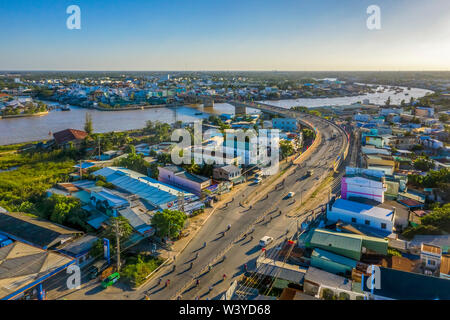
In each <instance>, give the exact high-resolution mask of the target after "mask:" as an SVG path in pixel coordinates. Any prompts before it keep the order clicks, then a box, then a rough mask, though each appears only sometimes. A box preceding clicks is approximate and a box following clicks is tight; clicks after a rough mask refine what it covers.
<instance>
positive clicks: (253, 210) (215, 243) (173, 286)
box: [66, 106, 347, 300]
mask: <svg viewBox="0 0 450 320" xmlns="http://www.w3.org/2000/svg"><path fill="white" fill-rule="evenodd" d="M252 107H253V106H252ZM277 112H278V113H280V114H282V115H284V116H290V117H294V116H295V117H297V118H298V119H301V120H302V121H308V122H309V123H311V124H313V126H314V127H315V128H316V129H317V130H318V131H320V133H321V134H322V139H321V143H320V144H319V146H318V147H317V149H316V150H315V152H313V153H312V154H311V155H310V156H309V157H308V158H307V159H305V160H304V161H303V162H302V164H300V165H299V166H298V167H297V168H296V169H295V170H294V172H292V174H290V175H288V176H287V177H286V178H285V180H284V183H280V184H279V185H278V186H271V187H270V188H267V191H268V194H267V196H263V197H262V198H261V200H259V201H257V202H256V203H253V204H252V203H251V204H249V206H243V205H242V204H241V203H240V202H241V201H242V200H244V199H245V198H247V197H249V196H250V195H252V193H253V192H254V188H246V189H244V190H242V192H241V193H239V194H238V195H236V196H235V198H234V201H232V202H230V203H229V204H228V205H227V206H224V207H223V208H220V209H219V210H217V211H216V212H215V213H214V214H213V215H212V216H211V217H210V218H209V219H208V221H207V222H206V223H205V225H204V226H203V227H202V228H201V229H200V231H199V232H198V234H197V235H196V237H195V238H193V239H192V241H191V242H190V243H189V244H188V245H187V247H186V248H185V249H184V251H182V252H181V253H180V254H179V255H178V256H177V257H176V260H175V261H174V262H173V263H171V264H170V265H168V266H166V267H163V268H162V269H161V270H160V271H159V272H158V275H157V277H155V278H154V279H153V280H151V281H150V282H148V283H147V284H146V285H144V286H143V287H141V288H140V289H138V290H136V291H124V289H123V288H117V287H109V288H107V289H106V290H101V289H99V288H98V283H97V285H93V286H92V287H87V288H86V289H82V290H79V291H76V292H74V293H73V294H70V295H68V296H67V297H66V298H67V299H135V300H138V299H142V298H143V297H144V294H145V293H147V294H148V295H149V297H150V299H152V300H154V299H160V300H167V299H176V298H178V297H179V296H180V295H181V299H195V298H200V299H206V298H209V299H216V298H218V297H220V295H221V293H223V291H224V290H226V289H227V287H228V286H229V284H230V282H231V281H232V280H233V278H235V277H236V276H239V275H240V274H241V273H242V271H243V265H244V264H245V263H247V264H248V267H249V268H251V267H252V264H253V263H254V261H253V260H254V258H255V257H256V256H257V255H258V253H259V250H260V249H259V247H258V242H259V239H260V238H261V237H262V236H264V235H269V236H271V237H273V238H275V239H276V240H277V241H281V240H282V239H284V237H285V236H286V230H287V229H288V228H289V235H292V234H293V233H294V232H295V231H296V228H297V226H296V220H295V219H296V218H295V217H288V216H287V214H288V213H289V212H290V211H292V210H293V208H295V207H297V206H298V205H299V204H300V203H301V202H302V201H304V200H305V198H306V194H307V193H311V192H312V191H313V190H314V189H315V188H316V187H317V186H319V185H320V183H321V181H322V180H323V179H324V178H325V177H326V176H327V174H328V173H329V172H330V171H331V167H332V166H333V164H334V161H335V160H336V158H337V156H338V155H339V154H341V153H342V150H343V146H344V144H346V143H347V140H346V139H347V137H346V135H345V133H344V132H343V131H341V129H338V128H337V127H336V126H334V125H333V124H331V123H330V122H328V121H326V120H325V119H322V118H318V117H315V116H312V115H305V114H300V113H298V112H292V111H289V110H281V111H280V110H278V111H277ZM333 134H337V138H336V139H330V138H331V137H332V136H333ZM310 169H314V174H313V175H312V176H311V177H306V172H307V171H308V170H310ZM291 191H294V192H295V196H294V197H292V198H290V199H286V195H287V194H288V193H289V192H291ZM261 196H262V195H261ZM280 210H281V212H282V214H281V215H280V214H279V213H280ZM263 217H264V219H265V220H264V221H261V219H262V218H263ZM270 217H272V219H271V218H270ZM228 225H231V229H230V230H229V231H227V232H226V233H225V235H222V232H223V231H225V230H226V229H227V226H228ZM252 229H254V231H253V232H252V235H253V240H251V238H250V237H251V236H247V238H245V239H242V236H243V234H244V233H247V232H250V231H251V230H252ZM204 242H206V247H204ZM224 255H225V257H226V258H225V260H223V261H222V259H223V256H224ZM191 263H192V266H191ZM173 265H175V266H176V269H175V271H173V269H172V268H173ZM208 265H213V267H212V270H211V271H208ZM223 274H226V275H227V278H226V279H225V280H223V278H222V275H223ZM160 278H161V279H162V283H161V284H159V283H158V281H159V279H160ZM197 279H198V280H199V282H200V283H199V286H195V284H196V281H197ZM167 280H170V285H169V286H168V287H165V282H166V281H167ZM95 286H97V288H95ZM209 287H213V290H212V291H211V292H209V293H208V291H209Z"/></svg>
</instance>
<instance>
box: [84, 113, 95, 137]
mask: <svg viewBox="0 0 450 320" xmlns="http://www.w3.org/2000/svg"><path fill="white" fill-rule="evenodd" d="M84 131H86V132H87V133H88V134H89V135H90V134H92V133H93V132H94V128H93V125H92V115H91V114H90V113H88V112H87V113H86V117H85V121H84Z"/></svg>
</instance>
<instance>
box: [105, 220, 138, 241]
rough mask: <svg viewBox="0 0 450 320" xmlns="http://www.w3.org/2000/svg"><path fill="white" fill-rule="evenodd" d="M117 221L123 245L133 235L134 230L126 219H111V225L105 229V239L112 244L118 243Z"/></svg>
mask: <svg viewBox="0 0 450 320" xmlns="http://www.w3.org/2000/svg"><path fill="white" fill-rule="evenodd" d="M116 221H117V222H118V229H119V230H118V231H119V241H120V242H121V243H122V242H123V241H125V240H126V239H128V238H129V237H130V236H131V235H132V234H133V228H132V227H131V225H130V223H129V222H128V220H127V219H126V218H125V217H122V216H118V217H112V218H110V220H109V224H108V226H107V227H106V229H105V237H106V238H108V239H109V240H110V241H111V243H115V242H116Z"/></svg>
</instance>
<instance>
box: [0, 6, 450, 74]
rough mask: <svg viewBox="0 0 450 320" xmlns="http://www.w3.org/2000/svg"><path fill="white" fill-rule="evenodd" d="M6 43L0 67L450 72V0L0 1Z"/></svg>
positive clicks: (1, 31)
mask: <svg viewBox="0 0 450 320" xmlns="http://www.w3.org/2000/svg"><path fill="white" fill-rule="evenodd" d="M72 4H75V5H78V6H79V7H80V8H81V30H68V29H67V28H66V20H67V18H68V16H69V15H68V14H66V8H67V7H68V6H69V5H72ZM371 4H377V5H379V6H380V8H381V30H376V31H370V30H368V29H367V27H366V19H367V17H368V15H367V13H366V8H367V7H368V6H369V5H371ZM0 39H1V43H2V45H1V49H0V70H450V58H449V57H450V1H448V0H427V1H423V0H339V1H337V0H333V1H331V0H279V1H274V0H269V1H268V0H226V1H223V0H184V1H181V0H140V1H133V0H109V1H107V0H86V1H85V0H82V1H80V0H69V1H66V0H0Z"/></svg>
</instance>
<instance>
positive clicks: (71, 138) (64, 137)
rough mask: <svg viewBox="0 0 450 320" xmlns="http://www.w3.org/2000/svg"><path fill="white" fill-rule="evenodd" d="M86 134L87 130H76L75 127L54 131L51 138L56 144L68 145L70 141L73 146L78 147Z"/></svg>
mask: <svg viewBox="0 0 450 320" xmlns="http://www.w3.org/2000/svg"><path fill="white" fill-rule="evenodd" d="M87 136H88V133H87V132H84V131H81V130H76V129H66V130H62V131H58V132H55V133H54V134H53V138H54V139H55V143H56V144H57V145H58V146H64V147H65V146H68V145H69V143H72V144H73V146H74V147H79V146H80V144H81V142H82V141H83V140H84V139H85V138H86V137H87Z"/></svg>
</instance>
